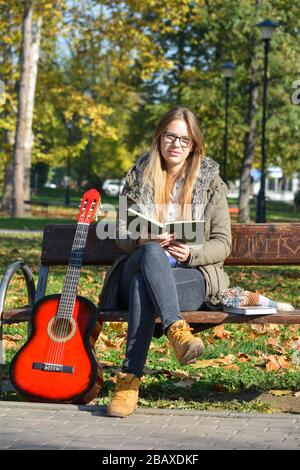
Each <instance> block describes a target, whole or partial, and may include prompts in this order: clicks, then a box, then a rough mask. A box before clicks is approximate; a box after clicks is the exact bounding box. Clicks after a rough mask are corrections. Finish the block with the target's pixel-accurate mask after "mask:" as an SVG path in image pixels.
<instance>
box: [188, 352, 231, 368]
mask: <svg viewBox="0 0 300 470" xmlns="http://www.w3.org/2000/svg"><path fill="white" fill-rule="evenodd" d="M235 359H236V356H235V355H234V354H228V356H225V357H224V358H216V359H206V360H202V361H201V360H200V361H196V362H194V363H193V364H190V365H191V366H192V367H195V368H205V367H219V366H224V365H228V364H232V363H233V362H234V361H235Z"/></svg>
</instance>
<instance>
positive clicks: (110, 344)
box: [97, 331, 125, 351]
mask: <svg viewBox="0 0 300 470" xmlns="http://www.w3.org/2000/svg"><path fill="white" fill-rule="evenodd" d="M99 338H100V339H101V340H102V342H100V344H99V343H98V345H97V349H100V350H102V351H104V350H106V349H116V350H120V349H121V346H122V343H124V341H125V337H122V338H121V339H119V340H118V341H115V342H112V341H111V340H110V339H109V338H108V336H107V335H106V334H105V333H103V332H102V331H101V333H100V335H99ZM103 343H104V344H103Z"/></svg>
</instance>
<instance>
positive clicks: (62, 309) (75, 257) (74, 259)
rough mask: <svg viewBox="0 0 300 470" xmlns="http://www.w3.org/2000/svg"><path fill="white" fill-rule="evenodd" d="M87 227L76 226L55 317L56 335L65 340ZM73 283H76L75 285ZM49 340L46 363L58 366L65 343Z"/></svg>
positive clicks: (73, 303)
mask: <svg viewBox="0 0 300 470" xmlns="http://www.w3.org/2000/svg"><path fill="white" fill-rule="evenodd" d="M88 227H89V224H78V226H77V229H76V233H75V237H74V241H73V246H72V250H71V256H70V260H69V266H68V269H67V273H66V278H65V283H64V288H63V293H62V295H61V297H60V302H59V305H58V309H57V313H56V315H55V316H56V319H59V321H60V324H59V327H58V329H59V330H58V333H59V335H60V336H61V338H65V337H66V336H67V333H68V330H69V328H70V322H71V319H72V314H73V311H74V306H75V302H76V291H77V283H78V279H79V274H80V268H81V265H82V258H83V251H84V248H85V241H86V238H87V235H88ZM70 263H71V264H70ZM74 281H76V283H75V282H74ZM74 289H75V292H74ZM71 294H72V297H74V300H73V302H72V305H71V304H70V300H71V299H70V296H71ZM70 307H71V308H70ZM68 310H69V311H70V312H71V315H70V314H69V313H68ZM71 328H72V326H71ZM51 340H52V341H51V345H50V348H49V349H48V353H47V359H46V362H49V363H50V364H59V363H61V362H62V357H63V353H64V346H65V342H66V341H64V340H62V341H60V342H59V341H55V340H53V339H52V338H51Z"/></svg>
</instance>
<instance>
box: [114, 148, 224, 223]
mask: <svg viewBox="0 0 300 470" xmlns="http://www.w3.org/2000/svg"><path fill="white" fill-rule="evenodd" d="M148 159H149V153H147V154H145V155H142V156H141V157H140V158H139V159H138V160H137V161H136V163H135V165H134V166H133V167H132V168H131V169H130V170H129V172H128V173H127V177H126V181H125V185H124V189H123V192H122V195H123V196H125V195H126V196H127V197H128V198H130V199H132V200H133V201H134V202H136V203H142V204H143V205H144V207H150V206H151V204H153V199H154V195H153V188H152V187H151V186H150V185H146V188H145V189H144V191H143V192H142V191H141V187H142V176H143V172H144V169H145V167H146V165H147V163H148ZM219 167H220V165H219V164H218V163H217V162H215V161H214V160H213V159H211V158H209V157H204V159H203V161H202V164H201V166H200V170H199V173H198V175H197V178H196V182H195V186H194V188H193V196H192V218H193V219H194V220H199V219H201V218H203V217H204V218H206V217H207V216H208V213H207V211H209V205H208V203H209V202H212V203H213V204H216V203H217V200H218V199H219V197H220V196H221V194H223V193H225V194H227V192H228V190H227V186H226V185H225V183H224V182H223V181H222V179H221V178H220V176H219ZM212 197H213V200H211V199H212Z"/></svg>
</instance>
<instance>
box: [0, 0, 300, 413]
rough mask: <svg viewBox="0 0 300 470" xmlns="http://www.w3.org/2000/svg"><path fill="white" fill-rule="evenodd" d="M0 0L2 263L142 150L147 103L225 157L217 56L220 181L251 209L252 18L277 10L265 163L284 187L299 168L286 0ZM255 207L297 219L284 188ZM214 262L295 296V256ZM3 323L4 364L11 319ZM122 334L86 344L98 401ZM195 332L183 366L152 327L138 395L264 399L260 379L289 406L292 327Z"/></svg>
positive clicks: (256, 102)
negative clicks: (252, 264)
mask: <svg viewBox="0 0 300 470" xmlns="http://www.w3.org/2000/svg"><path fill="white" fill-rule="evenodd" d="M0 9H1V17H0V22H1V27H0V51H1V54H0V80H1V98H0V133H1V139H0V195H1V212H0V229H2V232H1V233H0V240H1V244H0V254H1V264H0V267H1V274H3V273H4V271H5V268H6V266H7V265H8V264H9V263H10V262H12V261H14V260H15V259H24V260H25V261H27V262H28V263H29V264H30V267H31V269H32V270H33V273H34V275H35V277H37V273H38V269H39V257H40V250H41V233H40V232H32V231H28V230H32V229H37V230H42V229H43V227H44V225H45V223H55V222H58V223H74V220H75V219H76V214H77V210H78V204H79V201H80V197H81V195H82V194H83V192H84V190H85V189H87V188H90V187H96V188H97V189H99V190H100V191H101V189H102V185H103V183H104V181H105V180H107V179H108V178H115V179H119V180H120V179H121V178H123V177H124V176H125V175H126V172H127V171H128V169H129V168H130V167H131V166H132V165H133V164H134V162H135V161H136V159H137V158H138V157H139V156H140V155H141V154H142V153H144V152H146V151H147V150H148V149H149V146H150V144H151V138H152V135H153V131H154V129H155V126H156V124H157V122H158V120H159V119H160V117H161V116H162V115H163V114H164V113H165V112H166V111H167V110H168V109H169V108H170V107H172V106H174V105H176V104H181V105H184V106H188V107H190V108H191V109H192V110H193V111H194V112H195V114H196V115H197V116H198V118H199V121H200V124H201V127H202V129H203V133H204V138H205V142H206V154H207V155H208V156H209V157H211V158H213V159H214V160H216V161H217V162H218V163H219V164H220V166H221V171H224V168H223V167H222V165H223V158H224V106H225V81H224V76H223V73H222V65H223V64H224V63H226V62H231V63H234V64H235V65H236V69H235V73H234V76H233V77H232V79H231V80H230V95H229V118H228V135H227V142H228V161H227V167H226V172H227V182H228V184H229V185H230V184H231V183H232V182H235V181H237V180H238V181H240V187H241V194H242V197H240V198H239V200H238V199H237V198H234V197H232V198H231V199H229V203H230V204H233V205H239V209H240V219H239V221H240V222H249V221H254V220H255V211H256V209H255V198H253V194H252V192H251V191H252V187H251V176H250V172H251V170H259V169H260V165H261V138H262V133H261V119H262V79H263V59H264V49H263V42H262V40H261V39H260V34H259V29H258V28H257V26H256V24H257V23H258V22H260V21H262V20H263V19H265V18H271V19H272V20H274V21H276V22H278V24H279V26H278V27H277V28H276V31H275V32H274V34H273V37H272V40H271V48H270V53H269V65H268V67H269V68H268V108H267V132H266V137H267V140H266V153H267V164H268V166H270V167H279V168H280V169H281V171H282V178H281V180H282V181H281V183H282V185H283V186H284V184H285V182H286V181H287V180H289V181H290V180H291V179H292V178H293V180H295V179H296V180H297V181H299V173H300V158H299V155H300V149H299V142H300V140H299V122H300V121H299V117H300V116H299V114H300V107H299V94H300V92H297V88H300V83H299V78H300V69H299V57H300V41H299V28H300V15H299V13H300V11H299V3H298V2H297V1H294V0H291V1H289V2H288V4H287V3H286V2H285V1H281V0H276V1H263V0H256V1H254V0H253V1H251V0H241V1H239V2H237V1H231V0H226V1H219V0H214V1H210V0H203V1H202V0H196V1H188V0H177V1H176V0H169V1H168V2H164V1H157V0H144V1H143V2H140V1H136V0H126V1H110V0H104V1H93V0H87V1H79V0H78V1H62V0H60V1H54V2H49V1H46V0H45V1H44V0H41V1H32V2H31V1H22V2H15V1H3V0H1V1H0ZM54 186H55V187H54ZM283 186H282V187H283ZM296 189H298V188H296ZM101 194H102V202H103V204H105V203H110V204H114V205H115V206H117V204H118V198H117V197H113V196H109V195H107V194H106V193H105V192H104V191H101ZM24 201H29V202H30V203H29V202H27V203H25V202H24ZM267 221H274V222H284V221H287V222H289V221H294V222H296V221H299V212H298V211H297V207H296V205H294V204H293V202H292V201H288V202H286V201H285V200H267ZM14 229H18V230H19V232H13V231H12V230H14ZM227 272H228V273H229V275H230V277H231V281H232V285H241V286H242V287H245V288H248V289H249V288H250V287H251V290H257V291H259V292H260V293H264V294H265V295H269V296H270V297H272V298H274V299H275V300H283V301H284V300H286V301H289V302H292V303H293V304H295V305H299V294H300V291H299V268H296V267H293V268H292V267H290V268H289V267H284V268H282V267H281V268H277V267H275V268H267V267H264V268H260V269H258V268H255V269H253V268H251V269H249V268H248V269H247V268H243V269H238V268H227ZM104 274H105V270H100V269H98V270H97V269H92V268H91V269H87V268H84V269H83V270H82V276H81V280H80V285H79V293H81V294H82V295H85V296H87V297H88V298H90V299H91V300H93V301H94V302H97V297H98V294H99V291H100V289H101V284H102V282H103V277H104ZM63 277H64V272H63V271H62V270H60V269H55V270H53V272H52V273H51V275H50V277H49V281H48V290H47V293H49V294H50V293H54V292H60V291H61V287H62V282H63ZM24 293H25V286H23V281H22V279H21V276H20V277H18V276H17V277H16V278H15V280H14V282H13V283H12V285H11V288H10V292H9V295H8V298H7V306H8V307H9V306H11V307H13V306H14V307H16V306H19V305H22V304H24V301H26V300H25V296H24ZM5 334H6V337H5V339H4V341H5V342H6V343H5V346H6V361H7V368H8V364H9V361H10V360H11V358H12V356H13V354H14V353H15V350H16V348H18V347H20V345H21V344H22V343H23V342H24V338H25V336H26V327H25V326H24V327H23V326H21V327H20V326H12V327H9V328H7V329H6V330H5ZM125 337H126V325H124V324H122V325H120V326H118V327H117V326H116V325H112V324H110V325H106V327H105V329H104V330H103V332H102V333H101V339H100V341H99V342H98V343H97V354H98V355H99V358H100V360H101V361H102V365H103V367H104V370H105V374H106V378H107V380H106V381H105V390H104V393H103V398H100V402H101V403H102V402H103V403H104V402H106V401H107V399H108V396H109V394H110V392H111V389H112V386H113V382H114V372H115V370H116V368H117V367H118V366H119V365H120V364H121V361H122V357H123V354H124V344H125ZM203 338H204V341H205V343H206V346H207V348H206V352H205V355H204V356H203V360H202V361H199V363H198V365H197V366H196V367H194V368H193V367H191V366H187V367H179V366H178V365H177V364H176V361H175V360H174V357H173V355H172V353H171V351H170V350H169V348H168V344H167V343H166V342H165V340H164V338H162V339H160V340H154V341H153V344H152V347H151V351H150V356H149V361H148V365H147V367H149V368H148V369H147V371H148V372H147V374H146V379H145V382H144V385H143V391H142V395H141V401H140V403H141V405H143V404H144V405H147V406H163V407H178V408H186V407H187V408H188V407H198V408H201V407H202V408H209V407H221V408H224V407H225V408H226V407H228V408H230V409H237V410H250V411H251V410H266V411H268V410H270V409H271V408H270V404H269V402H268V403H264V402H263V401H262V400H261V393H264V392H266V391H268V392H270V390H273V391H274V393H271V395H272V396H273V397H274V396H283V397H285V396H288V397H291V398H293V399H296V400H298V401H297V403H298V405H294V404H293V405H291V406H294V407H295V406H299V395H298V396H297V392H298V391H299V390H300V374H299V371H300V369H299V355H298V352H299V351H300V337H299V329H298V328H297V327H294V326H293V327H285V326H276V327H275V326H274V325H269V326H263V327H261V326H259V327H258V326H257V325H256V326H254V325H252V326H249V325H247V326H238V327H236V326H234V325H228V326H226V328H224V326H221V327H217V328H214V329H211V330H208V331H207V332H205V333H203ZM295 352H296V354H295ZM299 354H300V353H299ZM7 370H8V369H7ZM256 397H259V399H256ZM4 398H8V399H16V398H17V399H19V397H16V396H15V395H14V394H4ZM293 403H294V402H293ZM299 409H300V406H299Z"/></svg>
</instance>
